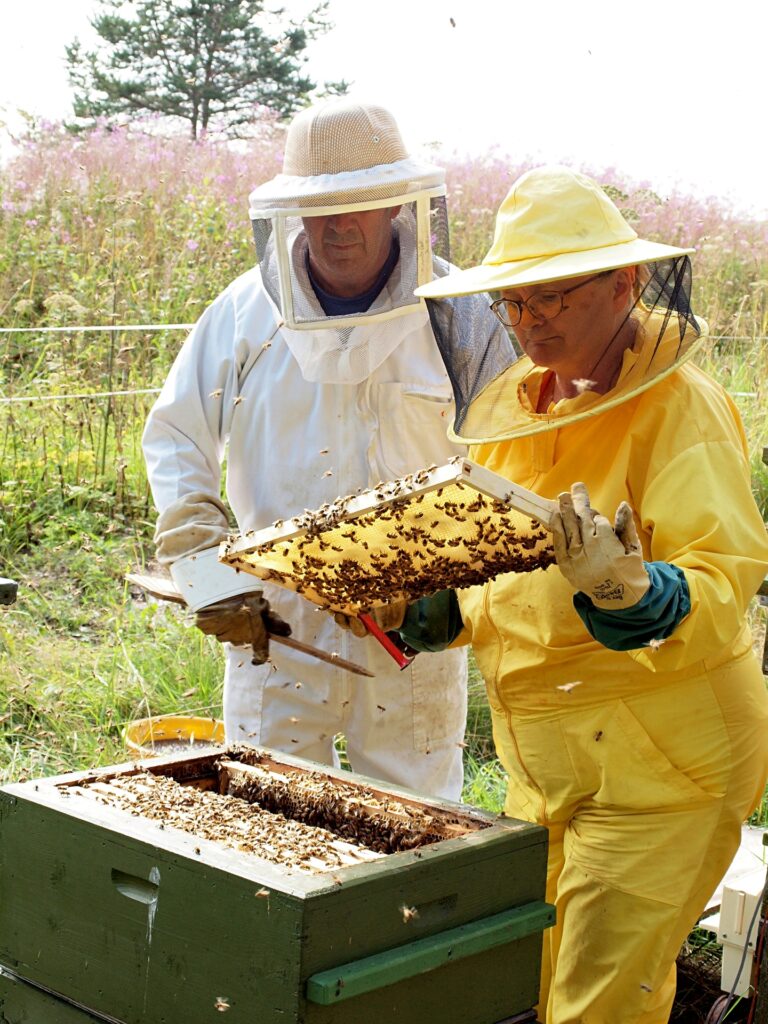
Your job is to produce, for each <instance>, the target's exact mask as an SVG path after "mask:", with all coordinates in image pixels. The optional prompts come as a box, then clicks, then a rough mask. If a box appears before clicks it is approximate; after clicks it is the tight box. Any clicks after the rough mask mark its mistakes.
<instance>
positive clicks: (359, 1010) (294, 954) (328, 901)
mask: <svg viewBox="0 0 768 1024" xmlns="http://www.w3.org/2000/svg"><path fill="white" fill-rule="evenodd" d="M177 807H178V808H179V810H178V811H177V810H176V808H177ZM223 808H226V813H224V812H223V811H222V809H223ZM264 808H265V809H264ZM239 809H242V810H239ZM281 811H283V812H284V813H280V812H281ZM222 813H224V818H222V817H221V815H222ZM233 814H234V815H235V817H234V818H233ZM286 817H290V818H291V819H294V820H292V821H287V822H286V820H285V819H286ZM190 821H191V822H192V825H191V826H190V825H189V824H188V822H190ZM222 821H223V824H222ZM297 821H298V822H299V824H296V822H297ZM185 822H186V823H185ZM189 828H191V831H190V830H188V829H189ZM265 828H266V829H267V830H268V831H267V832H265V833H264V835H266V839H264V838H262V839H260V840H259V842H261V844H262V845H261V846H259V845H258V843H256V844H255V845H254V839H253V834H254V833H253V832H252V831H250V832H249V829H251V830H253V829H262V830H263V829H265ZM286 830H287V831H286ZM299 830H301V835H300V836H299V835H298V831H299ZM358 833H359V835H360V836H362V838H361V839H360V842H359V844H357V843H356V838H355V837H356V835H357V834H358ZM294 834H296V835H297V837H298V838H296V839H295V840H294V839H293V838H292V837H293V836H294ZM286 835H288V839H287V840H286V839H285V838H284V837H285V836H286ZM275 836H277V837H278V838H277V839H275V838H274V837H275ZM316 836H317V837H319V838H318V839H317V840H316V838H315V837H316ZM286 843H287V845H286ZM294 843H295V844H296V846H295V848H294V845H293V844H294ZM302 843H304V844H308V845H306V848H305V846H302V845H301V844H302ZM307 851H309V852H307ZM393 851H394V852H393ZM546 854H547V844H546V831H545V830H544V829H542V828H540V827H538V826H535V825H531V824H529V823H526V822H521V821H516V820H514V819H510V818H494V817H492V816H489V815H485V814H483V813H482V812H479V811H476V810H474V809H471V808H467V807H465V806H463V805H459V804H450V803H445V804H443V803H437V802H434V801H429V800H424V799H421V798H419V797H417V796H416V795H415V794H413V793H410V792H408V791H406V790H396V789H386V790H385V789H383V788H381V785H380V784H379V783H375V782H373V781H372V780H367V779H363V778H361V777H360V776H356V775H351V774H350V773H347V772H335V771H332V770H330V769H326V768H320V766H317V765H313V764H311V763H310V762H306V761H302V760H300V759H297V758H291V757H289V756H288V755H284V754H274V753H272V752H268V751H255V750H253V749H252V748H231V749H229V750H227V751H225V752H224V753H223V754H222V753H221V752H213V751H210V750H209V751H208V752H207V753H205V754H198V755H196V756H189V755H188V754H181V755H178V756H175V757H166V758H163V759H156V760H148V761H143V762H137V763H135V764H127V765H118V766H115V767H111V768H107V769H99V770H98V771H92V772H80V773H75V774H69V775H62V776H58V777H54V778H49V779H40V780H37V781H32V782H23V783H18V784H15V785H11V786H7V787H5V788H3V789H2V790H0V965H2V970H1V971H0V1008H2V1010H3V1013H4V1017H2V1018H0V1019H3V1020H5V1021H7V1022H8V1024H23V1022H25V1021H35V1022H36V1024H37V1022H42V1021H46V1022H48V1021H50V1022H52V1024H58V1022H59V1021H61V1024H69V1022H70V1021H71V1022H73V1024H74V1022H77V1021H80V1020H82V1021H90V1020H94V1019H95V1020H106V1021H113V1022H119V1024H145V1022H152V1024H203V1022H208V1021H214V1020H217V1021H218V1020H221V1019H222V1018H221V1016H220V1015H221V1014H226V1017H224V1018H223V1019H224V1020H225V1021H227V1024H293V1022H297V1024H298V1022H301V1024H363V1022H366V1024H368V1022H370V1024H378V1022H385V1021H387V1022H388V1021H398V1022H402V1024H417V1022H418V1024H423V1022H425V1021H432V1020H434V1021H446V1022H447V1021H450V1022H451V1024H495V1022H498V1021H502V1020H506V1019H507V1018H509V1017H512V1016H513V1015H515V1014H518V1013H522V1012H524V1011H526V1010H528V1009H529V1008H530V1007H532V1006H533V1005H534V1003H535V1002H536V998H537V991H538V974H539V966H540V950H541V932H542V929H543V928H545V927H547V926H548V925H549V924H551V923H552V921H553V919H554V911H553V908H552V907H550V906H549V905H547V904H545V903H544V902H543V898H544V888H545V872H546ZM38 999H39V1000H41V1002H39V1003H37V1002H36V1000H38ZM45 1000H48V1001H50V1000H53V1002H52V1003H50V1006H52V1007H55V1009H50V1010H48V1011H46V1010H45V1006H48V1005H49V1003H45V1002H44V1001H45Z"/></svg>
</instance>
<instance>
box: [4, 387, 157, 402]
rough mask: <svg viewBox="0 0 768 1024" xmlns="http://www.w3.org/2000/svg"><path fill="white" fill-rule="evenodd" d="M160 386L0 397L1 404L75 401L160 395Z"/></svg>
mask: <svg viewBox="0 0 768 1024" xmlns="http://www.w3.org/2000/svg"><path fill="white" fill-rule="evenodd" d="M160 390H161V389H160V388H133V389H128V390H125V391H84V392H82V393H81V394H77V395H58V394H57V395H15V396H14V397H13V398H0V405H11V404H14V403H18V404H19V405H24V404H30V403H32V402H74V401H78V400H87V399H90V398H123V397H125V396H127V395H159V394H160Z"/></svg>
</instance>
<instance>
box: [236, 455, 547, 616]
mask: <svg viewBox="0 0 768 1024" xmlns="http://www.w3.org/2000/svg"><path fill="white" fill-rule="evenodd" d="M453 487H456V488H461V489H465V490H467V491H468V492H469V493H470V494H474V495H475V498H476V501H475V502H470V503H468V507H466V508H465V506H464V505H462V506H461V510H462V511H461V514H460V515H459V514H458V512H457V513H456V514H454V513H449V512H448V511H447V510H446V509H444V507H442V506H440V505H438V504H435V502H436V501H437V498H436V497H435V496H440V495H442V494H443V492H444V491H445V490H446V489H450V488H453ZM433 498H434V500H433ZM481 498H482V499H486V498H487V499H490V502H491V503H492V505H493V511H491V514H490V516H489V508H488V507H487V506H485V505H484V507H482V508H477V509H473V508H472V506H473V504H482V502H481V501H480V499H481ZM425 500H426V502H427V504H426V505H424V506H421V504H420V503H421V502H423V501H425ZM448 504H450V505H451V506H452V507H454V508H455V507H456V503H455V502H448ZM417 506H419V507H417ZM500 506H501V507H500ZM556 507H557V506H556V503H555V502H553V501H551V500H549V499H547V498H542V497H540V496H539V495H538V494H535V493H534V492H533V491H529V490H527V489H526V488H524V487H521V486H520V485H519V484H516V483H514V482H512V481H511V480H508V479H506V478H505V477H502V476H500V475H499V474H498V473H493V472H491V471H490V470H488V469H486V468H485V467H484V466H480V465H478V464H477V463H475V462H472V461H471V460H470V459H467V458H464V457H462V456H456V457H455V458H453V459H451V460H450V462H448V463H447V464H445V465H443V466H439V467H438V466H432V467H430V468H429V469H424V470H421V471H420V472H418V473H413V474H409V475H408V476H405V477H401V478H400V479H398V480H394V481H391V482H389V483H379V484H377V485H376V487H373V488H369V489H367V490H361V491H358V493H357V494H354V495H350V496H349V497H346V498H337V499H336V500H335V501H334V502H331V503H329V504H326V505H323V506H321V507H320V508H319V509H317V510H315V511H311V510H309V509H305V511H304V512H303V513H302V514H301V515H297V516H294V517H292V518H291V519H287V520H285V521H282V520H278V521H277V522H275V523H273V524H272V526H270V527H267V528H266V529H263V530H258V531H250V532H248V533H246V534H245V535H244V536H242V537H234V538H230V539H228V540H227V541H224V542H223V543H222V545H221V546H220V549H219V558H220V560H221V561H222V562H225V563H226V564H228V565H231V566H232V567H233V568H235V569H238V570H243V571H245V572H249V573H252V574H253V575H255V576H258V577H259V578H261V579H264V580H268V581H272V582H274V583H276V584H278V585H279V586H284V587H287V588H288V589H292V590H297V591H298V592H299V593H301V594H303V595H304V596H305V597H306V598H307V599H308V600H310V601H313V602H315V603H316V604H320V605H321V606H322V607H324V608H327V609H329V610H331V611H339V612H344V613H347V614H357V613H359V612H360V611H367V610H369V609H371V608H375V607H377V606H381V605H384V604H387V603H388V602H389V601H392V600H397V599H406V600H413V599H415V598H417V597H420V596H422V595H423V594H425V593H434V592H435V591H437V590H442V589H445V586H462V585H463V586H467V585H474V584H475V583H478V582H484V581H485V580H486V579H490V578H492V576H493V575H496V574H497V573H498V572H499V571H512V569H513V568H514V566H509V567H507V568H501V569H500V568H495V569H494V568H493V565H490V566H489V565H488V563H487V562H485V563H483V564H484V568H483V569H482V570H481V569H478V570H477V573H476V575H477V576H478V578H477V579H473V580H472V581H471V582H470V583H453V582H450V581H449V582H448V583H445V584H443V585H440V586H437V585H436V586H432V588H431V589H423V590H422V591H421V592H419V591H418V589H417V583H416V580H417V579H418V575H417V574H413V573H409V572H408V571H407V569H405V570H404V569H403V567H402V565H400V566H399V567H398V572H399V578H401V579H402V581H403V583H405V581H406V580H407V581H408V587H410V588H411V589H410V590H409V589H402V590H401V591H399V592H397V593H396V594H393V593H391V592H390V593H388V594H386V595H385V596H382V595H379V594H378V593H377V592H376V590H375V588H376V587H377V586H380V581H377V580H374V579H372V577H371V573H372V570H371V569H370V568H369V569H368V570H365V571H367V572H368V573H369V577H368V579H369V583H368V590H367V591H365V587H366V583H365V581H364V579H363V577H364V576H365V571H363V572H362V575H361V577H360V579H359V580H358V579H356V580H355V586H356V587H357V589H358V590H359V591H360V592H361V593H362V592H365V593H364V599H361V600H355V599H354V598H351V597H350V596H349V589H350V583H349V580H347V581H346V582H345V583H341V582H340V580H341V578H342V577H343V576H345V575H346V576H347V577H349V576H350V572H351V569H352V568H353V566H360V565H363V564H364V563H365V562H366V560H368V559H371V558H379V557H381V559H382V560H385V558H386V557H389V559H390V560H391V561H394V559H392V556H386V555H385V554H384V552H385V551H386V549H387V548H388V549H389V550H391V551H396V552H397V559H400V560H402V558H403V557H404V556H406V555H407V552H408V548H407V546H406V545H405V544H403V541H404V540H407V539H408V535H409V533H410V534H412V533H413V532H414V531H416V532H417V533H419V534H421V535H423V536H424V538H425V539H424V544H425V546H427V545H428V537H429V530H430V528H431V530H432V531H433V533H434V531H435V529H436V528H437V527H438V522H437V521H434V520H433V517H434V516H437V520H438V521H439V531H438V532H441V534H442V539H440V540H438V539H436V538H433V543H434V544H439V545H440V546H441V548H442V547H443V546H444V545H445V544H446V543H447V544H449V545H451V544H458V543H459V541H458V540H456V537H459V536H461V535H466V534H467V533H468V532H469V528H470V527H471V528H473V529H475V530H477V531H478V535H479V536H480V535H481V534H482V524H483V523H484V522H488V521H489V520H490V519H491V518H494V517H495V520H496V521H497V522H498V523H501V524H504V523H506V520H507V519H508V518H509V516H510V515H512V514H514V513H518V514H519V515H521V516H527V517H528V518H529V519H532V520H535V521H536V522H537V523H539V524H541V525H542V526H544V527H548V525H549V522H550V520H551V517H552V513H553V511H554V510H555V508H556ZM420 509H421V511H420ZM423 509H427V510H428V511H429V513H430V515H429V516H427V517H426V519H425V525H424V527H421V526H416V520H417V519H420V518H422V517H423V516H424V512H423ZM435 509H440V512H439V514H438V513H437V512H436V511H435ZM394 510H396V511H397V527H396V529H397V530H398V531H399V536H398V535H397V534H391V533H387V534H386V536H387V537H388V538H389V539H390V540H391V541H392V543H391V545H386V544H384V545H382V543H381V537H380V534H381V526H380V523H381V521H383V520H384V519H385V518H386V517H387V515H388V514H390V513H392V512H394ZM481 513H482V515H481ZM430 520H433V521H432V522H431V523H430ZM457 523H459V524H461V525H459V526H457V525H456V524H457ZM465 524H469V526H467V525H465ZM344 528H347V532H344ZM493 529H494V530H495V531H496V532H497V533H499V537H501V536H502V533H503V525H502V526H498V525H494V526H493ZM451 530H453V532H452V533H451V532H450V531H451ZM446 531H448V532H446ZM376 537H377V538H378V539H375V538H376ZM446 537H447V538H448V539H447V540H446V539H445V538H446ZM542 537H543V531H542ZM350 538H353V539H351V540H350ZM398 540H399V541H400V543H399V544H398V543H397V541H398ZM334 542H335V543H334ZM313 544H314V547H313V549H312V551H311V552H310V553H309V554H308V555H304V554H303V553H302V552H303V549H304V548H305V547H309V546H310V545H313ZM534 546H535V545H523V547H534ZM361 547H362V548H364V549H365V551H366V552H368V554H363V552H362V550H361ZM328 551H331V552H334V553H336V554H340V555H341V556H342V557H341V558H336V557H335V556H334V555H333V554H328V553H327V552H328ZM411 551H412V554H413V557H414V559H415V558H416V557H422V556H421V555H420V554H419V551H418V546H417V547H416V548H412V549H411ZM372 552H375V554H373V553H372ZM318 555H320V556H321V557H319V558H318V557H317V556H318ZM424 557H425V556H424ZM281 558H285V559H288V561H287V562H283V561H281ZM553 560H554V558H553V557H552V558H550V559H549V562H550V563H551V561H553ZM481 561H482V560H481ZM318 562H322V563H323V565H322V573H324V577H323V579H322V580H320V579H318V574H317V572H316V571H315V570H314V569H313V573H314V576H315V583H314V584H306V583H305V582H304V576H303V575H301V573H302V572H303V567H305V566H306V565H307V564H311V563H318ZM382 564H383V563H382ZM456 564H457V565H458V561H457V563H456ZM463 564H465V565H466V564H467V560H464V563H463ZM483 573H485V575H483ZM297 581H300V582H298V583H297ZM318 584H319V586H318Z"/></svg>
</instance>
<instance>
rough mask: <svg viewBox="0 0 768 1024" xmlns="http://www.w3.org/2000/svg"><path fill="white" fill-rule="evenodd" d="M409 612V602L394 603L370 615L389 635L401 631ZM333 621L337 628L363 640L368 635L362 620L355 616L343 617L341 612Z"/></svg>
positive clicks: (375, 610) (371, 612)
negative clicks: (392, 630) (397, 630)
mask: <svg viewBox="0 0 768 1024" xmlns="http://www.w3.org/2000/svg"><path fill="white" fill-rule="evenodd" d="M407 610H408V602H407V601H392V602H391V603H390V604H385V605H382V607H381V608H374V609H373V610H372V611H370V612H369V615H370V616H371V618H372V619H373V621H374V622H375V623H376V625H377V626H379V628H380V629H383V630H384V632H385V633H388V632H389V631H390V630H391V629H399V628H400V627H401V626H402V624H403V619H404V618H405V613H406V612H407ZM333 619H334V622H335V623H336V625H337V626H341V628H342V629H349V630H350V631H351V632H352V633H354V635H355V636H357V637H360V638H361V639H362V638H363V637H364V636H366V635H367V633H368V630H367V629H366V628H365V626H364V625H363V624H362V622H361V621H360V619H358V618H357V617H356V616H354V615H343V614H342V613H341V612H337V613H336V614H335V615H334V616H333Z"/></svg>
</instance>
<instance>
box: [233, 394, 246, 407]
mask: <svg viewBox="0 0 768 1024" xmlns="http://www.w3.org/2000/svg"><path fill="white" fill-rule="evenodd" d="M242 401H244V399H243V396H242V395H238V396H237V398H233V399H232V404H233V405H240V403H241V402H242Z"/></svg>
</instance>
